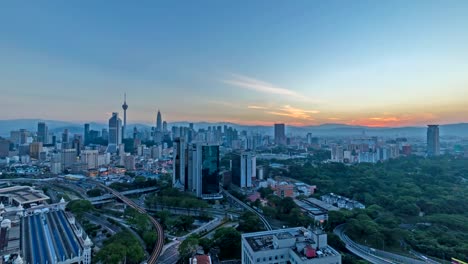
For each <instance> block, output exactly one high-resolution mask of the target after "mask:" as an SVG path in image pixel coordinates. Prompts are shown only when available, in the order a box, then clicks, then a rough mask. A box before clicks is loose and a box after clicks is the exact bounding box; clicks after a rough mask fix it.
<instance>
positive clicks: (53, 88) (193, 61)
mask: <svg viewBox="0 0 468 264" xmlns="http://www.w3.org/2000/svg"><path fill="white" fill-rule="evenodd" d="M467 13H468V2H466V1H450V5H449V4H448V3H446V2H441V1H391V2H380V1H346V2H343V1H324V2H319V1H293V2H280V1H275V2H271V1H254V2H252V1H245V2H243V3H242V1H241V2H239V1H235V2H224V1H223V2H219V1H202V2H190V1H170V2H154V1H142V2H140V3H139V5H134V4H132V3H130V2H126V1H113V2H112V4H109V3H105V2H95V1H79V2H52V1H51V2H34V1H31V2H30V3H28V4H27V5H24V4H21V3H19V2H16V1H14V2H9V3H3V4H2V7H1V8H0V23H1V24H2V27H0V92H1V95H2V107H3V109H4V110H3V111H1V112H0V119H21V118H40V119H48V120H67V121H77V122H101V123H104V122H106V121H107V119H108V118H109V116H110V114H111V112H115V111H120V110H121V107H120V104H121V102H122V100H123V94H124V93H125V92H126V93H127V102H128V103H129V106H130V107H129V110H128V120H129V122H134V123H136V122H140V123H147V124H150V123H154V116H155V113H156V111H157V110H158V109H161V110H162V111H163V112H164V113H165V117H166V119H167V120H168V121H169V122H175V121H209V122H218V121H227V122H234V123H239V124H250V125H253V124H255V125H272V124H273V123H275V122H282V123H287V124H289V125H315V124H323V123H343V124H351V125H366V126H410V125H411V126H413V125H417V126H421V125H425V124H427V123H440V124H447V123H458V122H466V121H468V119H467V116H468V107H467V105H466V101H467V99H468V98H467V91H468V75H467V74H466V72H468V63H466V62H467V61H468V46H467V45H466V43H467V41H468V34H467V28H468V16H467V15H466V14H467Z"/></svg>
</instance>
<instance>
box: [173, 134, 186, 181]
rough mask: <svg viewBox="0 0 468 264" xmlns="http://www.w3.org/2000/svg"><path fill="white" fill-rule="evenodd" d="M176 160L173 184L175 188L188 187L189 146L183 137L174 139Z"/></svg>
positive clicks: (174, 162)
mask: <svg viewBox="0 0 468 264" xmlns="http://www.w3.org/2000/svg"><path fill="white" fill-rule="evenodd" d="M173 156H174V161H173V173H172V184H173V186H174V188H179V189H184V190H185V189H187V186H186V184H185V182H186V177H187V170H188V167H187V146H186V144H185V140H184V139H183V138H176V139H175V140H174V154H173Z"/></svg>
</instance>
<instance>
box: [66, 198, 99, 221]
mask: <svg viewBox="0 0 468 264" xmlns="http://www.w3.org/2000/svg"><path fill="white" fill-rule="evenodd" d="M66 209H67V210H69V211H71V212H72V213H73V214H74V215H75V216H76V217H77V218H80V219H81V218H82V217H83V214H84V213H87V212H91V211H92V210H93V209H94V206H93V205H92V204H91V202H90V201H88V200H74V201H71V202H69V203H68V204H67V207H66Z"/></svg>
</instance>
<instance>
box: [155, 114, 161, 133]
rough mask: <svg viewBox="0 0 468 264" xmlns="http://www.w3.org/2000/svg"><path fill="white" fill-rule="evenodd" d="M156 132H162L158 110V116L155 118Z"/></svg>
mask: <svg viewBox="0 0 468 264" xmlns="http://www.w3.org/2000/svg"><path fill="white" fill-rule="evenodd" d="M156 131H157V132H162V117H161V112H160V111H159V110H158V115H157V117H156Z"/></svg>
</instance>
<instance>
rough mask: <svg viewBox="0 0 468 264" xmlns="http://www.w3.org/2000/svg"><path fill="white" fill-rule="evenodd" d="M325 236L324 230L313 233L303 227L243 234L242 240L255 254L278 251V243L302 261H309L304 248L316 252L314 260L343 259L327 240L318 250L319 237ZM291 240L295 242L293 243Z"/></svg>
mask: <svg viewBox="0 0 468 264" xmlns="http://www.w3.org/2000/svg"><path fill="white" fill-rule="evenodd" d="M323 235H325V236H326V234H325V233H324V232H323V231H322V230H314V231H312V230H309V229H306V228H303V227H296V228H287V229H278V230H272V231H261V232H255V233H247V234H243V235H242V238H243V239H244V240H245V241H246V242H247V243H248V244H249V246H250V247H251V248H252V250H253V251H254V252H259V251H270V250H276V249H275V247H274V242H275V241H277V242H278V244H277V245H278V246H279V248H283V249H284V248H287V249H289V250H290V252H291V254H295V255H297V256H299V258H301V259H306V258H307V259H309V258H308V257H307V256H306V255H305V254H304V248H306V247H311V248H313V249H314V250H316V252H317V255H316V256H315V257H313V258H327V257H333V258H338V257H341V255H340V253H338V252H337V251H336V250H334V249H333V248H332V247H330V246H328V245H327V244H326V238H325V244H324V245H323V246H321V247H320V248H318V245H317V242H318V240H320V239H321V238H319V237H322V236H323ZM285 239H288V240H289V241H287V243H282V242H280V241H279V240H285ZM291 239H293V240H292V241H291ZM316 240H317V241H316ZM285 242H286V241H285ZM320 243H323V242H320ZM277 249H278V248H277ZM292 252H294V253H292Z"/></svg>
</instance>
